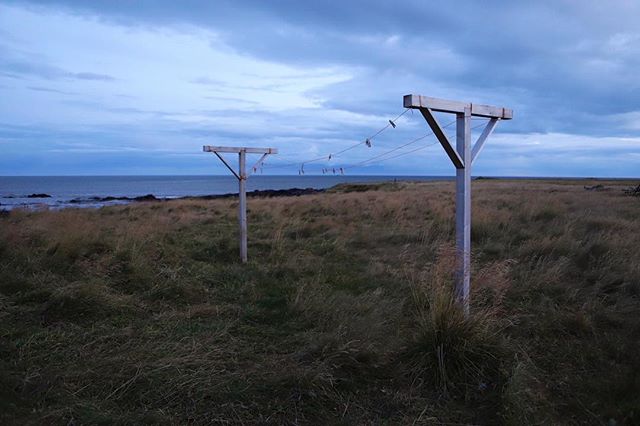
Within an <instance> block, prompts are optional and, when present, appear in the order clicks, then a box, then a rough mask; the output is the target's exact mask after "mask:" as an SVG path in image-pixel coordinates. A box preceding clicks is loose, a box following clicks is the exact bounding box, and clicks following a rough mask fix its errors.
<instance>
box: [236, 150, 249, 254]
mask: <svg viewBox="0 0 640 426" xmlns="http://www.w3.org/2000/svg"><path fill="white" fill-rule="evenodd" d="M246 156H247V153H246V152H245V151H243V150H242V151H240V152H239V153H238V159H239V162H240V178H239V179H238V186H239V188H238V196H239V198H240V202H239V204H238V221H239V222H240V260H242V263H246V262H247V170H246V167H247V165H246Z"/></svg>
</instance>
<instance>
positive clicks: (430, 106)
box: [403, 95, 513, 316]
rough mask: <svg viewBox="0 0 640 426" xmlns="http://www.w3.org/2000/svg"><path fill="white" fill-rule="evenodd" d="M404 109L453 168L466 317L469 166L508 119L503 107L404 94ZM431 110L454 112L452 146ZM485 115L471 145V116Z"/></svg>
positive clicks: (459, 284) (460, 296)
mask: <svg viewBox="0 0 640 426" xmlns="http://www.w3.org/2000/svg"><path fill="white" fill-rule="evenodd" d="M403 102H404V107H405V108H414V109H419V110H420V112H421V113H422V115H423V117H424V118H425V120H426V121H427V123H428V124H429V127H431V130H432V131H433V134H434V135H435V136H436V138H437V139H438V141H439V142H440V144H441V145H442V147H443V148H444V150H445V152H446V153H447V155H448V156H449V159H450V160H451V163H452V164H453V165H454V166H455V168H456V254H457V258H456V283H455V289H454V294H455V297H456V301H457V302H458V303H459V304H460V306H461V308H462V309H463V311H464V313H465V316H469V307H470V298H469V295H470V289H471V287H470V282H471V166H472V164H473V162H474V161H475V159H476V157H477V156H478V154H479V153H480V150H481V149H482V147H483V145H484V143H485V141H486V140H487V138H488V137H489V135H490V134H491V132H493V129H494V128H495V126H496V124H497V123H498V120H511V119H512V118H513V111H512V110H510V109H507V108H500V107H494V106H489V105H479V104H471V103H467V102H459V101H449V100H445V99H436V98H429V97H426V96H420V95H406V96H405V97H404V99H403ZM434 111H437V112H445V113H452V114H456V148H455V149H454V148H453V146H452V144H451V142H450V141H449V139H448V138H447V135H446V134H445V133H444V131H443V130H442V127H440V124H439V123H438V120H437V119H436V117H435V115H434V114H433V112H434ZM472 116H476V117H485V118H489V122H488V123H487V125H486V126H485V128H484V130H483V131H482V134H481V135H480V137H479V138H478V140H477V141H476V143H475V144H474V146H473V149H472V148H471V117H472Z"/></svg>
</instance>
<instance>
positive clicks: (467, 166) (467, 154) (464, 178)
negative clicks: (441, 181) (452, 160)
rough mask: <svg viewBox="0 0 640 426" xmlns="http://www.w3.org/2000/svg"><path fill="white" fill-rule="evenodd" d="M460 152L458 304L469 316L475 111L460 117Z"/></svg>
mask: <svg viewBox="0 0 640 426" xmlns="http://www.w3.org/2000/svg"><path fill="white" fill-rule="evenodd" d="M456 149H457V151H458V154H459V155H460V159H461V160H462V162H463V163H464V167H462V168H457V169H456V253H457V258H456V262H457V270H456V288H455V295H456V299H457V300H458V303H460V304H461V305H462V307H463V309H464V312H465V314H467V315H468V314H469V283H470V279H471V161H468V160H469V159H470V158H471V108H465V109H464V112H463V113H461V114H457V115H456Z"/></svg>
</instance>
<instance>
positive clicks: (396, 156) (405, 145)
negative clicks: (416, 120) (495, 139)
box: [343, 120, 484, 169]
mask: <svg viewBox="0 0 640 426" xmlns="http://www.w3.org/2000/svg"><path fill="white" fill-rule="evenodd" d="M455 122H456V120H453V121H451V122H449V123H447V124H445V125H444V126H442V128H443V129H446V128H448V127H450V126H451V125H453V124H454V123H455ZM482 126H484V123H482V124H479V125H477V126H474V127H472V128H471V129H472V130H474V129H477V128H479V127H482ZM431 135H433V132H429V133H427V134H425V135H423V136H420V137H419V138H416V139H413V140H411V141H409V142H407V143H405V144H402V145H400V146H397V147H395V148H393V149H390V150H389V151H386V152H383V153H382V154H379V155H376V156H375V157H371V158H369V159H367V160H364V161H360V162H359V163H355V164H351V165H347V166H343V168H344V169H351V168H357V167H362V166H366V165H369V164H377V163H381V162H383V161H387V160H391V159H394V158H398V157H402V156H403V155H407V154H411V153H414V152H417V151H420V150H422V149H425V148H428V147H430V146H433V145H437V144H438V143H439V142H438V141H436V142H433V143H430V144H428V145H425V146H421V147H419V148H416V149H412V150H409V151H406V152H402V153H400V154H397V155H393V156H391V157H388V158H383V159H381V160H378V159H379V158H380V157H385V156H387V155H389V154H391V153H392V152H395V151H398V150H399V149H402V148H404V147H407V146H409V145H412V144H414V143H416V142H419V141H421V140H423V139H425V138H426V137H428V136H431ZM376 160H377V161H376Z"/></svg>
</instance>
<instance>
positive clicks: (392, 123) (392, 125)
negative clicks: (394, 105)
mask: <svg viewBox="0 0 640 426" xmlns="http://www.w3.org/2000/svg"><path fill="white" fill-rule="evenodd" d="M389 124H391V127H393V128H394V129H395V128H396V123H394V122H393V120H389Z"/></svg>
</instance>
